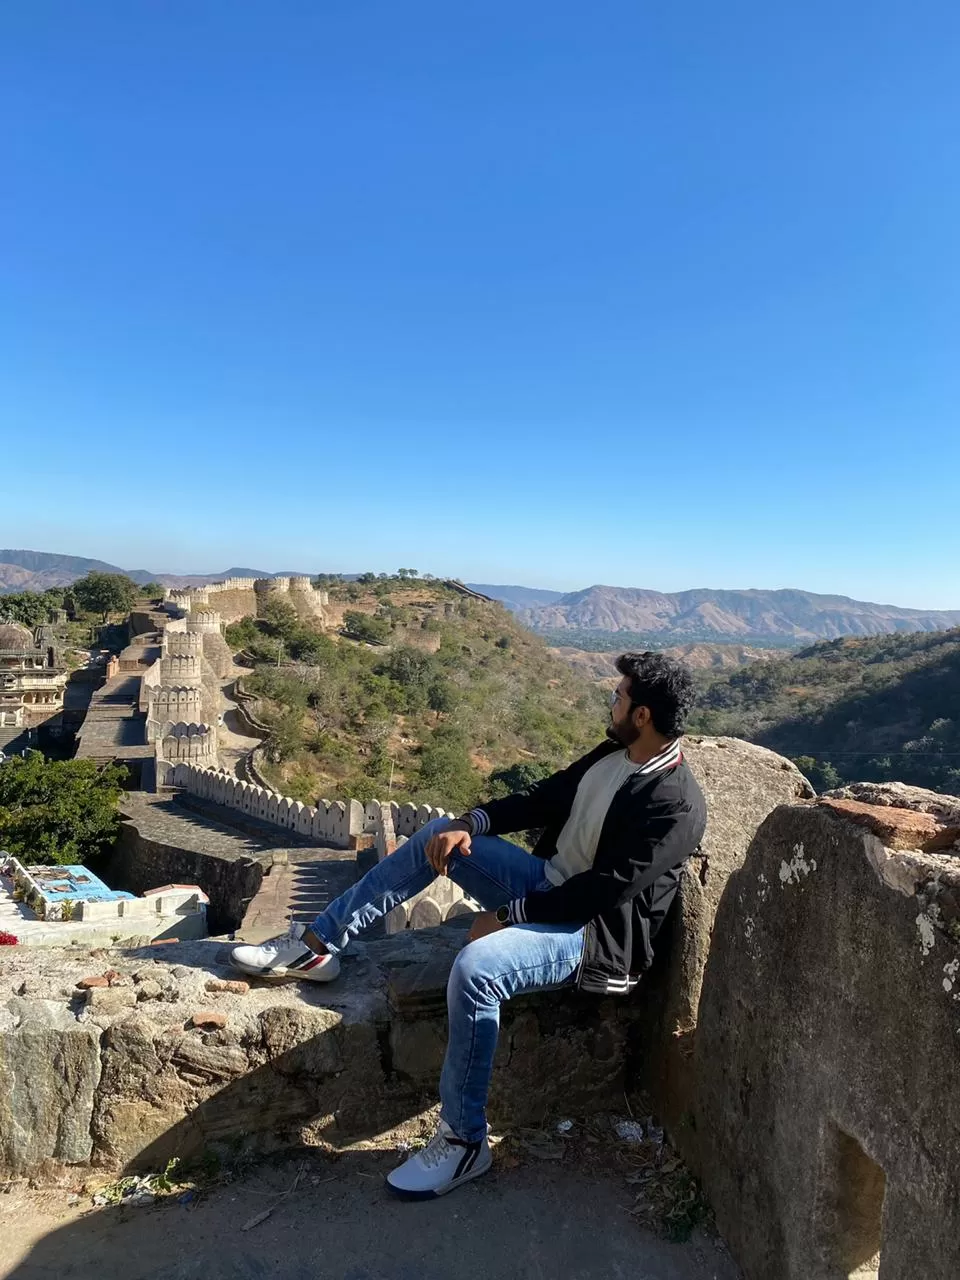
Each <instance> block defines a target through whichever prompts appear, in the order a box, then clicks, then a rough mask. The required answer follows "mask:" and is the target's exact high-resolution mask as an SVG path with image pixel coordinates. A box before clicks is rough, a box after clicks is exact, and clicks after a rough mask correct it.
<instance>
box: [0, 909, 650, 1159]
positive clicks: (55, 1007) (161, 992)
mask: <svg viewBox="0 0 960 1280" xmlns="http://www.w3.org/2000/svg"><path fill="white" fill-rule="evenodd" d="M462 941H463V932H462V929H460V928H458V927H456V926H451V925H447V926H444V927H443V928H442V929H439V930H434V931H431V932H430V933H429V934H427V933H423V932H416V933H406V934H404V935H403V936H402V937H399V938H396V939H386V940H384V941H381V942H372V943H367V944H361V945H359V946H356V947H355V948H354V949H353V952H352V953H351V954H349V955H348V956H347V957H346V958H345V961H344V974H343V977H342V979H341V980H340V981H338V982H337V983H335V984H332V985H331V986H329V987H326V986H324V987H319V986H318V985H316V984H299V985H298V984H281V985H276V984H267V983H262V984H254V985H253V986H252V987H251V989H250V990H249V991H248V992H246V993H245V994H233V993H230V992H211V991H210V990H209V988H208V985H207V984H208V983H213V984H216V983H217V982H218V981H221V982H222V980H223V979H226V978H235V977H236V974H235V973H234V972H233V971H231V970H230V969H229V968H228V967H227V948H225V947H223V946H221V945H220V944H218V943H216V942H206V943H186V944H181V945H178V946H164V947H162V948H143V949H141V950H135V951H130V952H124V951H122V950H120V949H115V950H113V951H111V952H110V954H109V959H100V960H99V961H98V960H96V959H94V958H92V957H90V956H89V955H87V954H85V953H82V954H77V953H76V951H70V950H66V951H64V952H61V953H59V954H58V955H53V954H52V953H50V952H33V953H30V952H29V951H28V950H27V949H26V948H24V949H20V952H19V954H17V955H14V956H12V957H10V958H9V959H6V958H5V962H4V968H3V972H2V974H0V1175H2V1176H5V1177H22V1176H41V1177H44V1178H46V1179H50V1178H53V1177H55V1176H57V1174H62V1173H64V1172H66V1171H67V1169H70V1170H71V1174H70V1176H71V1177H76V1175H78V1174H80V1175H81V1176H82V1170H83V1169H85V1168H89V1167H91V1166H93V1167H94V1168H96V1169H98V1170H101V1171H104V1172H105V1171H108V1170H119V1169H136V1168H141V1169H149V1170H151V1171H155V1170H156V1169H158V1168H161V1169H162V1168H163V1167H164V1164H165V1163H166V1161H167V1160H168V1159H170V1158H171V1157H174V1156H179V1157H181V1158H190V1157H194V1156H199V1155H201V1154H202V1153H204V1152H211V1151H216V1150H217V1149H218V1148H220V1149H221V1150H223V1149H224V1147H225V1145H229V1147H230V1148H231V1149H232V1150H233V1151H234V1152H236V1150H237V1148H241V1149H246V1150H248V1151H251V1152H257V1151H264V1150H271V1149H276V1148H277V1147H279V1146H282V1145H289V1144H294V1143H296V1144H306V1145H310V1146H316V1145H328V1146H332V1147H334V1148H336V1147H338V1146H340V1145H342V1144H345V1143H347V1142H350V1141H354V1140H358V1139H362V1138H365V1137H370V1136H373V1135H375V1134H378V1133H382V1132H383V1131H384V1130H385V1129H388V1128H389V1127H391V1126H393V1125H398V1124H402V1123H403V1122H404V1121H406V1120H409V1119H411V1118H413V1117H416V1116H418V1115H420V1114H421V1113H422V1112H423V1110H424V1109H425V1108H427V1107H429V1106H432V1105H433V1104H435V1101H436V1090H437V1077H438V1073H439V1068H440V1063H441V1061H442V1058H443V1052H444V1046H445V1042H446V998H445V992H446V983H447V976H448V973H449V969H450V966H451V964H452V963H453V962H454V960H455V958H456V955H457V953H458V950H459V948H460V946H461V944H462ZM107 968H109V969H110V970H112V971H113V972H114V973H115V974H116V975H117V976H116V977H114V978H113V980H112V981H113V984H114V985H112V986H109V987H101V988H93V989H91V990H89V991H88V992H83V991H78V990H77V988H76V985H75V984H76V983H77V982H79V981H80V980H81V979H83V978H85V977H88V976H95V975H96V974H98V973H99V972H100V971H101V970H103V969H107ZM633 1008H634V1006H632V1005H631V1002H629V1001H613V1000H607V1001H604V1000H596V999H585V998H582V997H579V996H577V995H576V994H572V993H564V994H557V993H542V994H539V995H536V996H528V997H524V998H521V999H517V1000H514V1001H511V1002H510V1004H509V1005H508V1006H507V1007H506V1008H505V1010H504V1016H503V1022H502V1032H501V1039H500V1047H499V1050H498V1058H497V1067H496V1070H495V1074H494V1081H493V1089H492V1092H491V1098H490V1115H491V1119H492V1121H493V1123H494V1124H495V1125H498V1126H509V1125H539V1124H540V1123H542V1120H543V1117H544V1116H545V1115H549V1114H551V1113H556V1114H564V1115H566V1114H574V1115H577V1114H584V1113H588V1112H590V1111H594V1110H598V1109H599V1110H609V1109H610V1107H611V1106H614V1107H618V1106H619V1105H620V1102H621V1099H622V1089H623V1086H624V1082H625V1066H626V1058H627V1041H628V1033H629V1028H630V1021H631V1016H632V1012H633ZM208 1010H212V1011H214V1012H215V1013H217V1014H220V1015H222V1020H223V1022H224V1024H225V1025H223V1026H222V1027H220V1028H219V1029H214V1030H211V1029H209V1028H208V1029H204V1028H203V1027H202V1026H195V1025H194V1019H195V1018H196V1019H197V1021H199V1022H200V1023H202V1021H203V1019H202V1014H203V1012H204V1011H208ZM218 1020H219V1019H218Z"/></svg>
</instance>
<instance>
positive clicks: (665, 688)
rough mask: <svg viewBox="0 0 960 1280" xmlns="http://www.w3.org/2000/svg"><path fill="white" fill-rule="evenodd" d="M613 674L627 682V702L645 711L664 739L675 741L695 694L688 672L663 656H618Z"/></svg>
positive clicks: (640, 654)
mask: <svg viewBox="0 0 960 1280" xmlns="http://www.w3.org/2000/svg"><path fill="white" fill-rule="evenodd" d="M616 665H617V670H618V671H619V672H620V674H621V675H622V676H627V677H629V680H630V685H629V688H630V701H631V702H632V703H633V705H634V706H635V707H649V708H650V716H651V719H652V720H653V727H654V728H655V729H656V731H657V733H662V734H663V735H664V737H666V738H679V737H680V735H681V734H682V733H683V730H684V726H685V724H686V719H687V715H688V714H689V711H690V708H691V707H692V706H693V702H694V698H695V696H696V692H695V690H694V687H693V676H692V675H691V674H690V668H689V667H687V666H686V665H685V664H684V663H682V662H678V661H677V660H676V658H668V657H667V655H666V654H664V653H655V652H652V651H650V652H647V653H622V654H621V655H620V657H619V658H618V659H617V664H616Z"/></svg>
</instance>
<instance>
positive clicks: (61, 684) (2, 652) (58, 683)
mask: <svg viewBox="0 0 960 1280" xmlns="http://www.w3.org/2000/svg"><path fill="white" fill-rule="evenodd" d="M67 676H68V672H67V669H66V667H65V665H64V663H63V659H62V655H61V653H60V649H59V646H58V644H57V641H56V639H55V637H54V633H53V628H52V627H49V626H43V627H36V628H35V629H34V630H33V631H31V630H30V629H29V628H28V627H24V626H21V625H20V623H18V622H0V730H2V729H22V728H26V729H29V728H32V727H35V726H37V725H40V724H44V725H46V724H49V722H50V721H51V720H52V719H55V718H56V717H59V716H61V715H62V713H63V691H64V688H65V687H66V683H67ZM0 745H2V744H0Z"/></svg>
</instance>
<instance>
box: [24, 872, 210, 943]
mask: <svg viewBox="0 0 960 1280" xmlns="http://www.w3.org/2000/svg"><path fill="white" fill-rule="evenodd" d="M209 901H210V899H209V898H208V897H207V895H206V894H205V893H204V892H203V890H202V889H201V888H200V887H199V886H198V885H195V884H166V885H161V886H160V887H159V888H156V889H148V890H147V892H146V893H144V894H143V896H142V897H140V898H136V897H134V896H133V894H130V893H123V892H121V891H118V890H113V889H108V888H107V886H106V885H105V884H104V883H103V881H102V880H100V879H99V877H98V876H95V875H94V874H93V872H92V871H89V870H88V869H87V868H86V867H82V866H75V867H50V866H42V867H39V866H38V867H26V866H24V865H23V863H22V862H20V860H19V859H18V858H15V857H13V856H12V854H8V853H4V852H3V851H0V932H3V933H7V934H11V935H13V937H15V938H16V940H17V942H18V943H19V944H21V945H23V946H29V947H63V946H70V945H71V944H73V943H77V944H84V945H86V944H90V945H99V946H102V945H108V946H109V945H110V944H111V943H114V942H118V941H123V940H125V939H127V938H147V939H149V940H150V941H156V940H158V939H161V938H170V939H173V938H176V939H178V940H181V941H183V940H185V939H189V938H205V937H206V936H207V906H208V904H209Z"/></svg>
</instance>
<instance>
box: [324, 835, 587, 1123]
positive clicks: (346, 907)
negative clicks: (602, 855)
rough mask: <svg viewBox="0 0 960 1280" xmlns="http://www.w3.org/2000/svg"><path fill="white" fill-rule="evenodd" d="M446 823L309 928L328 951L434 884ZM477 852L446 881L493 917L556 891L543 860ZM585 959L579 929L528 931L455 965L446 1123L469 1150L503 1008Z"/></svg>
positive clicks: (504, 934) (511, 933)
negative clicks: (436, 851)
mask: <svg viewBox="0 0 960 1280" xmlns="http://www.w3.org/2000/svg"><path fill="white" fill-rule="evenodd" d="M447 821H448V820H447V819H446V818H440V819H438V820H437V821H436V822H430V823H428V824H427V825H426V826H425V827H423V828H422V829H421V830H420V831H418V832H417V833H416V835H414V836H411V838H410V839H409V840H408V841H407V842H406V844H404V845H401V846H400V848H399V849H398V850H397V851H396V853H392V854H391V855H390V856H389V857H387V858H384V859H383V860H382V861H381V862H378V863H377V865H376V866H375V867H374V868H373V869H372V870H371V871H368V872H367V874H366V875H365V876H364V877H363V879H362V880H359V881H358V882H357V883H356V884H355V885H353V887H352V888H350V889H348V890H347V892H346V893H343V894H341V895H340V897H339V898H337V899H335V901H333V902H331V903H330V905H329V907H327V909H326V911H324V912H322V913H321V914H320V915H318V916H317V918H316V920H315V921H314V922H313V924H312V926H311V928H312V929H313V931H314V933H315V934H316V935H317V937H318V938H322V939H323V941H324V942H325V943H326V944H327V947H328V948H329V950H330V951H332V952H334V953H336V952H339V951H342V950H343V948H344V947H345V946H346V945H347V943H348V942H349V941H350V939H351V938H352V937H355V936H356V935H357V934H358V933H360V932H361V930H363V929H365V928H367V927H368V926H369V925H371V924H373V922H374V920H377V919H379V917H380V916H383V915H386V914H387V912H388V911H392V910H393V908H394V907H396V906H397V905H398V904H399V903H401V902H405V901H406V900H407V899H408V898H412V897H413V895H414V894H415V893H419V892H420V890H421V889H425V888H426V887H427V885H428V884H430V882H431V881H432V880H433V879H434V878H435V877H436V872H435V871H434V869H433V867H431V865H430V863H429V862H428V861H427V856H426V852H425V851H426V846H427V842H428V840H429V839H430V837H431V836H432V835H433V834H434V833H435V832H437V831H442V830H443V829H444V828H445V827H446V825H447ZM471 849H472V853H471V854H470V856H469V857H463V855H462V854H459V853H456V854H454V855H453V857H452V858H451V859H450V862H449V863H448V865H447V871H448V874H449V876H450V878H451V880H453V881H455V883H457V884H458V885H460V887H461V888H462V889H463V890H464V892H465V893H468V894H469V895H470V896H471V898H475V899H476V900H477V902H479V903H480V905H481V906H482V907H483V908H484V910H486V911H494V910H496V908H497V907H500V906H503V905H504V904H505V903H507V902H511V901H513V899H514V898H522V897H524V896H525V895H526V894H528V893H531V892H532V891H533V890H535V889H549V888H550V884H549V882H548V881H547V880H545V878H544V874H543V862H542V860H541V859H540V858H535V857H534V856H533V855H532V854H530V853H527V851H526V850H525V849H520V848H518V847H517V846H516V845H515V844H510V843H509V841H507V840H501V839H499V838H498V837H496V836H477V837H475V839H474V840H473V841H472V844H471ZM582 953H583V928H582V926H581V925H576V924H566V925H564V924H560V925H557V924H551V925H546V924H525V925H519V926H510V927H509V928H506V929H501V930H498V931H497V932H496V933H491V934H488V935H487V936H486V937H485V938H480V939H479V940H478V941H476V942H471V943H469V944H468V945H467V946H465V947H464V948H463V950H462V951H461V952H460V954H459V955H458V956H457V958H456V960H455V961H454V964H453V968H452V969H451V970H450V980H449V982H448V983H447V1011H448V1014H449V1019H450V1034H449V1038H448V1041H447V1054H446V1058H445V1059H444V1064H443V1073H442V1075H441V1077H440V1102H441V1110H440V1114H441V1116H442V1118H443V1119H444V1120H445V1121H446V1122H447V1124H448V1125H449V1126H450V1128H451V1129H452V1130H453V1131H454V1133H455V1134H457V1136H458V1137H460V1138H462V1139H463V1140H464V1141H465V1142H479V1141H480V1139H481V1138H483V1137H484V1136H485V1135H486V1132H487V1120H486V1105H487V1091H488V1089H489V1087H490V1075H491V1073H492V1071H493V1055H494V1051H495V1050H496V1047H497V1036H498V1034H499V1031H500V1004H501V1001H503V1000H509V999H510V997H511V996H516V995H521V994H523V993H524V992H527V991H540V990H542V989H543V988H544V987H559V986H563V984H564V983H567V982H569V981H570V980H571V979H572V978H573V976H574V974H575V973H576V971H577V967H578V966H579V964H580V957H581V955H582Z"/></svg>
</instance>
